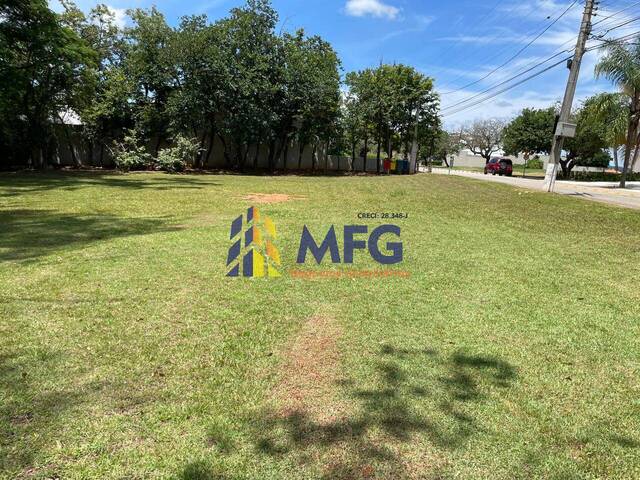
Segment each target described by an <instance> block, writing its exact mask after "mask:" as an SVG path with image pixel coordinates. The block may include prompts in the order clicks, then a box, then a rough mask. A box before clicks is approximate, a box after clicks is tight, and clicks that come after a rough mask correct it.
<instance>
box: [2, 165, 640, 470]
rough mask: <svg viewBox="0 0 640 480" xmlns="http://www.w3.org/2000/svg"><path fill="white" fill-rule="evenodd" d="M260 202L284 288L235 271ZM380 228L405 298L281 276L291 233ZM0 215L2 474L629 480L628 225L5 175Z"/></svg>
mask: <svg viewBox="0 0 640 480" xmlns="http://www.w3.org/2000/svg"><path fill="white" fill-rule="evenodd" d="M251 193H281V194H288V195H295V196H298V199H296V200H293V201H288V202H282V203H272V204H264V205H258V206H259V207H260V208H261V210H262V213H263V214H267V215H269V216H270V217H271V218H273V220H274V221H275V223H276V226H277V228H278V230H279V239H278V247H279V249H280V251H281V254H282V257H283V263H284V265H283V268H282V270H283V271H284V272H285V275H284V276H283V277H282V278H279V279H258V278H256V279H231V278H225V276H224V274H225V260H226V255H227V249H228V248H229V246H230V244H229V241H228V237H229V226H230V223H231V221H232V220H233V219H234V218H235V217H237V216H238V215H240V214H241V213H243V211H244V209H246V208H247V207H248V206H250V205H251V203H250V202H249V201H247V200H244V199H243V198H242V197H243V196H244V195H247V194H251ZM301 197H304V198H301ZM376 211H379V212H406V213H408V214H409V219H408V220H398V221H396V223H397V224H399V225H400V226H401V227H402V238H403V242H404V249H405V252H404V256H405V261H404V263H403V264H402V265H400V266H399V267H394V268H401V269H404V270H407V271H408V272H410V273H411V276H410V278H389V279H364V278H361V279H351V278H341V279H335V278H334V279H331V278H327V279H300V278H292V277H291V276H290V275H287V274H286V271H288V270H290V269H293V268H296V266H295V257H296V252H297V244H298V240H299V237H300V233H301V230H302V226H303V225H305V224H306V225H309V227H310V228H311V229H312V231H313V232H314V233H316V232H317V233H320V232H321V231H322V230H324V231H326V230H327V229H328V228H329V226H330V225H331V224H335V225H336V226H337V227H338V229H340V228H341V227H342V225H345V224H360V223H367V224H369V225H372V226H373V225H376V224H380V223H383V222H382V221H381V220H372V221H366V220H364V221H363V220H358V219H357V214H358V213H359V212H376ZM0 216H1V225H2V228H1V230H0V262H1V263H0V265H1V268H0V287H1V290H0V477H2V478H6V479H15V478H61V479H87V478H101V479H102V478H117V479H149V478H163V479H164V478H170V479H191V480H194V479H200V480H202V479H311V478H353V479H360V478H363V479H364V478H392V479H401V478H425V479H445V478H460V479H476V478H492V479H514V478H522V479H529V478H545V479H567V478H581V479H582V478H593V479H595V478H603V479H604V478H607V479H608V478H619V479H631V478H640V383H639V380H638V379H639V378H640V340H639V339H640V288H639V286H638V279H639V278H640V243H639V241H638V239H639V238H640V215H639V214H638V212H637V211H634V210H627V209H621V208H615V207H610V206H606V205H600V204H597V203H592V202H586V201H583V200H580V199H576V198H569V197H565V196H553V195H548V194H543V193H537V192H529V191H524V190H516V189H513V188H511V187H509V186H506V185H501V184H495V183H490V182H489V183H488V182H481V181H474V180H471V179H466V178H459V177H454V176H451V177H449V176H441V175H432V176H429V175H426V174H421V175H417V176H412V177H408V176H383V177H335V178H314V177H260V176H235V175H226V176H223V175H199V176H195V175H194V176H169V175H164V174H130V175H117V174H97V173H96V174H92V173H76V174H73V173H68V174H53V173H52V174H1V175H0ZM304 268H306V269H309V270H312V269H314V268H315V269H316V270H317V269H318V267H313V266H312V265H308V266H305V267H304ZM324 268H325V269H340V270H349V269H350V268H357V269H373V268H380V267H376V266H375V265H374V264H373V263H372V261H371V260H370V259H369V258H368V255H367V254H366V252H357V253H356V264H355V265H354V266H352V267H347V266H336V267H333V266H327V265H325V266H324Z"/></svg>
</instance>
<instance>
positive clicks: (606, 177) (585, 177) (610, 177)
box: [572, 172, 640, 182]
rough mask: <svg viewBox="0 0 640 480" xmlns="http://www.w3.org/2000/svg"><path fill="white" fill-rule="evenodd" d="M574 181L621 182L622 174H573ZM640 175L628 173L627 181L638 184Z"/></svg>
mask: <svg viewBox="0 0 640 480" xmlns="http://www.w3.org/2000/svg"><path fill="white" fill-rule="evenodd" d="M572 179H573V180H576V181H580V182H619V181H620V174H619V173H611V172H572ZM639 180H640V173H631V172H629V173H627V181H629V182H637V181H639Z"/></svg>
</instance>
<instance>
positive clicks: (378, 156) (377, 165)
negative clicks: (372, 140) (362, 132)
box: [376, 134, 382, 175]
mask: <svg viewBox="0 0 640 480" xmlns="http://www.w3.org/2000/svg"><path fill="white" fill-rule="evenodd" d="M380 137H382V135H380V134H378V151H377V152H376V173H377V174H378V175H380V151H381V150H382V138H380Z"/></svg>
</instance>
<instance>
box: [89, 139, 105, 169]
mask: <svg viewBox="0 0 640 480" xmlns="http://www.w3.org/2000/svg"><path fill="white" fill-rule="evenodd" d="M91 150H92V151H93V148H92V149H91ZM102 167H104V142H100V168H102Z"/></svg>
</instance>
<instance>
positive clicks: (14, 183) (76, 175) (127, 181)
mask: <svg viewBox="0 0 640 480" xmlns="http://www.w3.org/2000/svg"><path fill="white" fill-rule="evenodd" d="M219 185H220V184H219V183H214V182H210V181H206V178H205V177H202V176H200V177H198V176H191V175H164V176H160V175H154V176H149V175H146V174H135V173H133V174H122V173H119V172H115V171H111V172H100V171H85V172H82V171H80V172H16V173H4V174H0V197H12V196H18V195H22V194H26V193H38V192H44V191H48V190H67V191H69V190H77V189H80V188H85V187H91V186H99V187H112V188H122V189H127V190H160V191H164V190H176V189H202V188H205V187H213V186H219Z"/></svg>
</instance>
